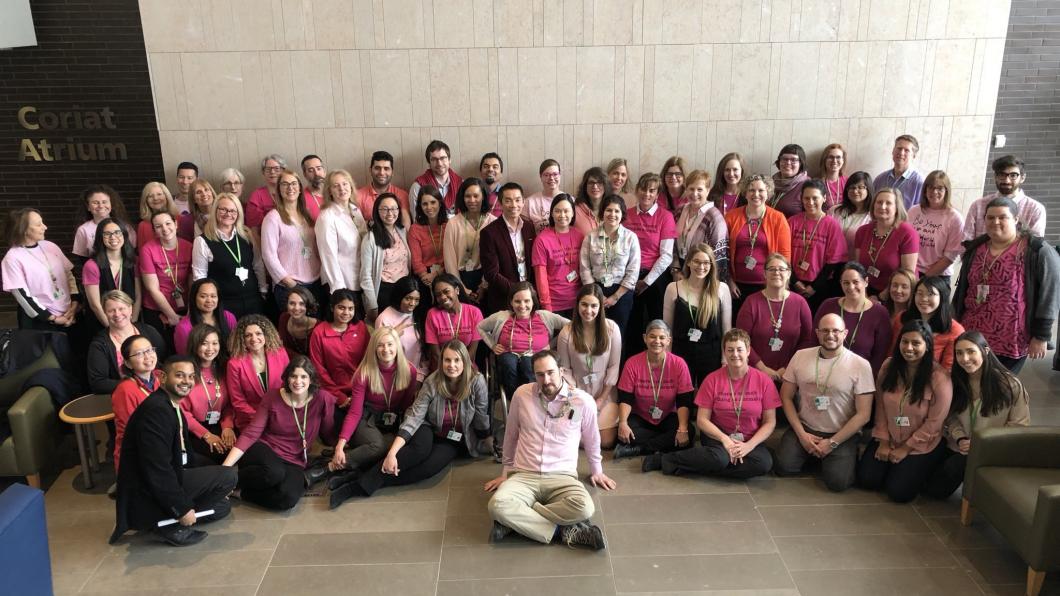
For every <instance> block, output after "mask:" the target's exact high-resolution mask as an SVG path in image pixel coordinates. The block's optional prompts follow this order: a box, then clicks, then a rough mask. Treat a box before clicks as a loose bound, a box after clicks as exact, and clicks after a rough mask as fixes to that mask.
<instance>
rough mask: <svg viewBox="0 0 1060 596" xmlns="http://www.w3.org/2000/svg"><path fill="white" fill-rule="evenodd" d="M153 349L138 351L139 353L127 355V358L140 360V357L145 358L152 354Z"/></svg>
mask: <svg viewBox="0 0 1060 596" xmlns="http://www.w3.org/2000/svg"><path fill="white" fill-rule="evenodd" d="M154 353H155V349H154V348H153V347H151V348H146V349H143V350H140V351H139V352H133V353H132V354H129V358H140V357H141V356H147V355H148V354H154Z"/></svg>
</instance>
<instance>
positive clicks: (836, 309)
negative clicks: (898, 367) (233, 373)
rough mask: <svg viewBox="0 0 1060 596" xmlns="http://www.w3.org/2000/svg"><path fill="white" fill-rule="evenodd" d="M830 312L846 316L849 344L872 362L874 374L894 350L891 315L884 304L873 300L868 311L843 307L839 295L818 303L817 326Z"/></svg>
mask: <svg viewBox="0 0 1060 596" xmlns="http://www.w3.org/2000/svg"><path fill="white" fill-rule="evenodd" d="M828 314H837V315H840V316H841V317H843V322H844V323H845V324H846V327H847V339H846V346H847V347H848V348H850V351H852V352H854V353H855V354H857V355H858V356H861V357H862V358H864V359H865V360H868V361H869V364H871V365H872V375H873V377H875V376H876V374H877V373H879V372H880V366H882V365H883V361H884V360H886V359H887V356H888V355H889V354H890V347H891V315H890V314H888V312H887V309H886V308H884V307H883V305H881V304H878V303H877V304H873V305H872V307H871V308H869V309H868V310H866V311H865V312H864V313H856V312H850V311H847V310H843V309H842V308H841V307H840V305H839V298H829V299H827V300H825V301H824V302H822V303H821V306H819V307H817V312H816V313H815V314H814V319H813V323H814V326H815V327H816V325H817V323H818V322H820V320H821V317H823V316H825V315H828Z"/></svg>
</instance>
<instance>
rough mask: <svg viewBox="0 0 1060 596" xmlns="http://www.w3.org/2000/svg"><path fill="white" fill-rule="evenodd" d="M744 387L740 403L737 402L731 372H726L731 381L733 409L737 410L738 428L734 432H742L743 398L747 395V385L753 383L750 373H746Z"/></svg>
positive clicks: (730, 392)
mask: <svg viewBox="0 0 1060 596" xmlns="http://www.w3.org/2000/svg"><path fill="white" fill-rule="evenodd" d="M743 377H744V383H743V389H742V390H741V391H740V403H739V404H737V403H736V389H735V388H733V386H732V377H730V376H729V373H728V372H726V373H725V379H726V380H727V381H729V401H730V402H731V403H732V410H733V411H734V412H736V430H735V431H733V432H740V416H741V415H742V414H743V398H745V397H747V386H748V385H750V384H751V378H750V375H748V374H744V376H743Z"/></svg>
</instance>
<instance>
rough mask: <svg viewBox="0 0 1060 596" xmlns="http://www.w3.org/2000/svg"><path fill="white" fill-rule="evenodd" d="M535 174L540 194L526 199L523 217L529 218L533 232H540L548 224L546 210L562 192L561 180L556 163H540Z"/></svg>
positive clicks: (549, 161)
mask: <svg viewBox="0 0 1060 596" xmlns="http://www.w3.org/2000/svg"><path fill="white" fill-rule="evenodd" d="M537 173H538V175H539V176H540V177H541V192H535V193H534V194H532V195H530V196H528V197H526V208H525V209H523V215H525V216H527V217H529V218H530V221H531V222H533V224H534V230H535V231H537V232H540V231H541V230H542V229H543V228H544V227H545V225H547V224H548V209H549V207H550V206H552V199H554V198H555V197H556V195H558V194H559V193H561V192H563V191H562V190H560V186H561V180H562V178H561V174H560V169H559V162H558V161H556V160H554V159H546V160H545V161H543V162H541V167H540V168H538V170H537Z"/></svg>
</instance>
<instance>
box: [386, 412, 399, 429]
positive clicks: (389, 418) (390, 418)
mask: <svg viewBox="0 0 1060 596" xmlns="http://www.w3.org/2000/svg"><path fill="white" fill-rule="evenodd" d="M396 422H397V414H395V413H394V412H383V426H394V424H395V423H396Z"/></svg>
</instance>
